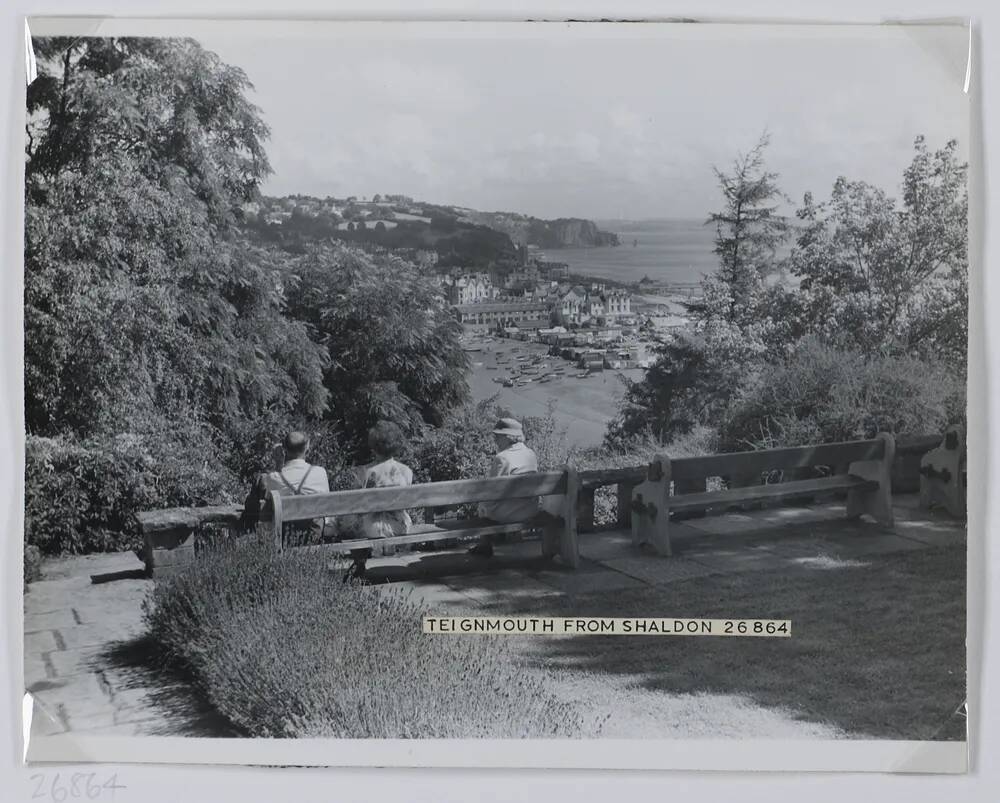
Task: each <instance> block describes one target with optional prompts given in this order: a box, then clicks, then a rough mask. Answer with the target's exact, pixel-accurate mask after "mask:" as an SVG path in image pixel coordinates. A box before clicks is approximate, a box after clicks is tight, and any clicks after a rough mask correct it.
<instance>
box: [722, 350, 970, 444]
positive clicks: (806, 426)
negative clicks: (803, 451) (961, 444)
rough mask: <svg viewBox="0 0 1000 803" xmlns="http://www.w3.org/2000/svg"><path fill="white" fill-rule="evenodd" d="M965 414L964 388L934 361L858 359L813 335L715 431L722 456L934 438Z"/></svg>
mask: <svg viewBox="0 0 1000 803" xmlns="http://www.w3.org/2000/svg"><path fill="white" fill-rule="evenodd" d="M964 415H965V387H964V381H963V379H962V378H961V377H960V376H956V375H955V374H953V373H952V372H950V371H949V370H947V369H946V368H945V366H944V365H943V364H942V363H939V362H934V361H928V360H921V359H917V358H913V357H892V356H883V357H875V358H866V357H865V356H864V355H862V354H861V353H860V352H853V351H847V350H843V349H837V348H834V347H831V346H828V345H824V344H823V343H821V342H819V341H818V340H816V339H813V338H807V339H805V340H803V341H802V342H801V343H800V344H799V347H798V348H797V349H796V351H795V352H794V353H793V354H792V356H791V357H790V358H789V359H788V360H787V361H785V362H783V363H781V364H779V365H776V366H770V367H769V368H768V369H767V370H765V371H764V372H763V373H762V374H761V375H760V376H759V377H758V378H757V380H756V381H755V383H754V384H753V386H752V387H751V388H750V389H749V390H748V391H747V392H746V393H745V394H744V395H742V396H741V397H740V398H739V399H738V400H737V401H736V402H735V403H734V404H733V406H732V407H731V409H730V410H729V412H728V414H727V415H726V417H725V420H724V421H723V423H722V425H721V427H720V441H721V443H720V445H721V448H722V449H723V450H724V451H740V450H744V449H758V448H760V449H767V448H773V447H777V446H798V445H803V444H808V443H828V442H832V441H846V440H854V439H864V438H870V437H873V436H874V435H875V434H876V433H877V432H882V431H884V432H891V433H894V434H896V435H903V434H906V435H927V434H934V433H939V432H942V431H943V430H944V428H945V427H946V426H947V425H948V424H950V423H952V422H956V421H961V420H962V419H963V418H964Z"/></svg>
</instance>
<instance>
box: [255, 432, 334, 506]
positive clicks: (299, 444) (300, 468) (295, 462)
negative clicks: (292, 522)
mask: <svg viewBox="0 0 1000 803" xmlns="http://www.w3.org/2000/svg"><path fill="white" fill-rule="evenodd" d="M281 446H282V450H283V452H284V458H285V460H284V464H283V465H282V466H281V468H279V469H278V470H277V471H272V472H271V473H270V474H268V475H267V476H266V483H267V490H269V491H277V492H278V493H279V494H281V495H282V496H302V495H304V494H319V493H327V492H328V491H329V490H330V480H329V478H328V477H327V476H326V469H324V468H322V467H321V466H314V465H312V464H310V463H307V462H306V459H305V457H306V452H307V451H309V437H308V436H307V435H306V434H305V433H304V432H289V433H288V434H287V435H286V436H285V440H284V442H283V443H282V444H281Z"/></svg>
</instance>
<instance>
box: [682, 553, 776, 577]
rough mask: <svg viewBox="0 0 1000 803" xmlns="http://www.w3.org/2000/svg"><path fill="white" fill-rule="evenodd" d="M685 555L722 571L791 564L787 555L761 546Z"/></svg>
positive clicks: (759, 570) (752, 569) (756, 569)
mask: <svg viewBox="0 0 1000 803" xmlns="http://www.w3.org/2000/svg"><path fill="white" fill-rule="evenodd" d="M685 557H687V558H689V559H690V560H693V561H695V562H697V563H701V564H703V565H704V566H706V567H708V568H710V569H712V570H713V571H714V572H720V573H730V572H732V573H736V572H766V571H777V570H780V569H785V568H787V567H788V566H789V562H788V558H787V557H785V556H783V555H779V554H777V553H775V552H773V551H771V550H767V549H760V548H755V549H733V550H714V551H711V552H708V551H705V552H692V553H688V554H687V555H685Z"/></svg>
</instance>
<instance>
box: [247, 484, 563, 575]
mask: <svg viewBox="0 0 1000 803" xmlns="http://www.w3.org/2000/svg"><path fill="white" fill-rule="evenodd" d="M579 485H580V483H579V478H578V476H577V472H576V470H575V469H573V468H566V469H565V470H563V471H553V472H543V473H536V474H518V475H515V476H510V477H492V478H489V479H477V480H453V481H449V482H430V483H424V484H419V485H408V486H404V487H399V488H365V489H363V490H354V491H332V492H330V493H323V494H309V495H303V496H282V495H281V494H280V493H278V492H277V491H271V493H270V496H269V499H268V502H267V504H266V505H265V506H264V509H263V510H262V511H261V518H262V520H264V521H270V522H271V527H272V534H273V537H274V538H275V541H276V543H279V544H280V543H282V533H283V530H284V527H285V525H287V524H290V523H294V522H304V521H310V520H312V519H318V518H323V517H337V516H357V515H364V514H372V513H387V512H390V511H396V510H412V509H416V508H440V507H448V506H452V505H463V504H473V503H478V502H495V501H500V500H510V499H529V498H537V497H542V505H541V509H542V510H545V511H546V512H548V513H550V514H552V515H553V516H555V517H558V521H557V522H556V521H552V522H549V523H548V524H545V525H542V524H538V523H536V522H535V521H524V522H515V523H512V524H496V523H485V522H483V521H481V520H469V519H452V520H448V521H444V522H435V523H433V524H421V525H416V526H414V528H413V530H412V531H411V532H408V533H407V534H405V535H396V536H392V537H390V538H381V539H377V540H364V539H357V540H350V541H342V542H339V543H336V544H328V545H325V546H324V549H325V550H326V551H330V552H332V553H334V554H346V553H350V552H352V551H354V550H361V549H366V548H370V547H373V546H375V545H376V544H378V545H384V546H390V545H392V546H397V545H402V544H415V543H426V542H434V541H444V540H452V539H458V540H462V539H471V538H479V537H481V536H484V535H498V534H501V533H515V532H522V531H525V530H530V529H541V531H542V555H543V556H544V557H546V558H551V557H554V556H556V555H558V556H559V557H560V558H561V559H562V561H563V562H564V563H566V565H568V566H571V567H573V568H576V567H577V566H579V563H580V556H579V551H578V549H577V538H576V534H577V522H576V511H577V495H578V493H579Z"/></svg>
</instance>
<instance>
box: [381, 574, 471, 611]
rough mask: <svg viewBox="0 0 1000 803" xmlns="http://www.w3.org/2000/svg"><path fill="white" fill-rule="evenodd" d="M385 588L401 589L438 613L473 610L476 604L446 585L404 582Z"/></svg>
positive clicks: (416, 601)
mask: <svg viewBox="0 0 1000 803" xmlns="http://www.w3.org/2000/svg"><path fill="white" fill-rule="evenodd" d="M385 588H387V589H390V588H392V589H401V590H402V591H403V593H408V594H409V595H410V598H411V599H412V600H413V601H414V602H415V603H417V604H422V605H426V606H427V607H428V608H429V609H430V610H431V611H434V612H436V613H437V612H443V611H450V610H464V609H470V610H471V609H472V608H474V607H475V602H474V601H473V600H472V598H471V597H469V596H468V595H466V594H463V593H462V592H461V591H457V590H456V589H454V588H451V587H450V586H448V585H446V584H445V583H421V582H415V581H411V580H403V581H400V582H398V583H390V584H389V585H387V586H385Z"/></svg>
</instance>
